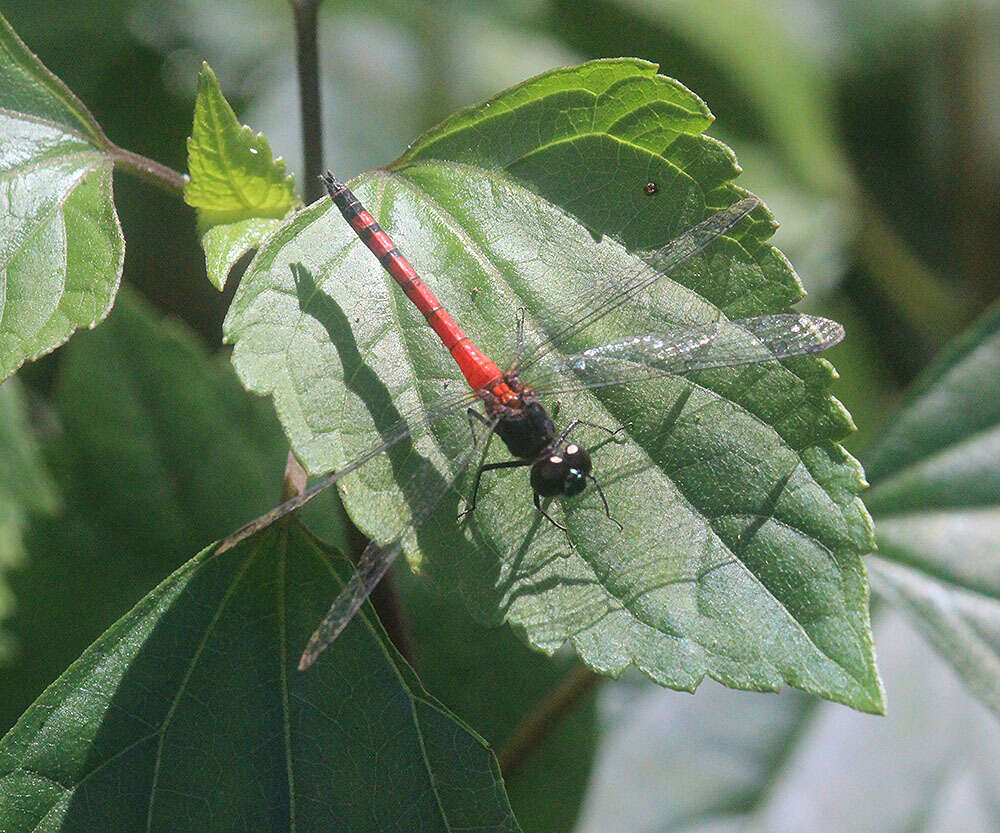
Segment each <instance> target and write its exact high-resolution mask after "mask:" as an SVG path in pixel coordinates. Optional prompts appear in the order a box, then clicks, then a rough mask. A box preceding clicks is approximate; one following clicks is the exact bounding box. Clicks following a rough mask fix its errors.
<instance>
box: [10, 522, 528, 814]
mask: <svg viewBox="0 0 1000 833" xmlns="http://www.w3.org/2000/svg"><path fill="white" fill-rule="evenodd" d="M349 570H350V565H349V564H348V563H346V562H344V561H342V560H339V559H337V558H336V557H335V556H334V555H333V554H332V552H330V551H329V550H327V549H325V548H324V547H323V546H322V545H320V544H319V543H318V542H317V541H316V540H315V539H314V538H312V537H311V536H309V535H308V533H306V532H305V531H304V530H303V529H302V528H301V527H300V526H298V525H297V524H292V525H290V526H285V527H283V528H280V529H276V530H272V531H269V532H267V533H265V534H264V535H261V536H259V537H257V538H255V539H253V540H252V541H250V542H247V543H246V544H244V545H242V546H240V547H237V548H235V549H232V550H229V551H228V552H227V553H225V554H224V555H220V556H213V554H212V549H211V548H209V549H208V550H205V551H204V552H202V553H200V554H199V555H198V556H196V557H195V558H193V559H192V560H191V561H189V562H188V563H187V564H186V565H185V566H183V567H182V568H181V569H179V570H178V571H177V572H175V573H174V574H173V575H172V576H170V577H169V578H168V579H167V580H166V581H164V582H163V584H161V585H160V586H159V587H158V588H157V589H156V590H154V591H153V592H151V593H150V594H149V595H148V596H147V597H146V598H145V599H143V600H142V601H141V602H140V603H139V604H138V605H137V606H136V607H135V608H134V609H133V610H132V612H131V613H129V614H128V615H127V616H125V617H124V618H123V619H122V620H120V621H119V622H118V623H116V624H115V625H114V626H113V627H112V628H111V629H110V630H109V631H108V632H107V633H105V634H104V635H103V636H102V637H101V638H100V639H99V640H98V641H97V642H96V643H95V644H94V645H93V646H92V647H91V648H90V649H88V650H87V651H86V652H85V653H84V654H83V656H82V657H81V658H80V659H79V660H78V661H77V662H76V663H74V664H73V665H72V666H71V667H70V668H69V670H68V671H67V672H66V673H65V674H64V675H63V676H62V677H60V678H59V680H57V681H56V682H55V683H54V684H53V685H52V686H51V687H50V688H49V689H48V690H47V691H46V692H45V693H44V694H43V695H42V697H41V698H40V699H39V700H38V702H36V704H35V705H34V706H33V707H32V708H30V709H29V710H28V711H27V712H26V713H25V715H24V716H23V717H22V718H21V720H20V721H19V722H18V724H17V725H16V726H15V727H14V729H13V730H12V731H11V732H10V733H9V734H8V735H7V737H6V738H5V739H4V740H3V741H2V742H0V823H2V826H3V829H4V830H5V831H10V833H18V832H19V831H36V830H60V831H71V830H79V831H88V833H89V831H94V830H101V831H108V833H111V831H118V830H121V831H130V833H131V831H135V830H140V829H146V830H166V829H184V830H198V831H202V833H208V831H212V830H234V829H239V830H260V831H269V832H270V831H278V830H289V831H291V830H322V829H336V830H351V831H359V833H360V831H366V830H370V831H373V833H374V832H375V831H378V833H384V831H391V830H398V831H407V833H409V831H412V830H427V831H430V830H440V831H442V833H445V832H446V831H454V830H460V829H461V830H465V829H476V830H483V831H490V830H496V831H514V830H517V829H518V828H517V824H516V822H515V821H514V818H513V816H512V815H511V812H510V808H509V806H508V804H507V800H506V797H505V795H504V792H503V787H502V782H501V781H500V777H499V771H498V768H497V764H496V760H495V759H494V758H493V756H492V754H491V753H490V751H489V749H488V748H487V746H486V744H485V743H484V742H483V741H482V740H481V739H480V738H478V737H477V736H476V735H474V734H473V733H472V732H471V731H470V730H469V729H467V728H466V727H465V726H463V725H462V724H461V723H459V722H458V721H457V720H456V719H455V718H454V717H453V716H451V715H450V714H449V713H448V712H447V711H446V710H445V709H444V708H443V707H442V706H441V705H440V704H439V703H437V701H435V700H433V699H432V698H431V697H430V696H429V695H428V694H427V693H426V692H425V691H424V690H423V688H422V687H421V685H420V682H419V681H418V680H417V678H416V676H415V675H414V674H413V672H412V671H411V670H410V668H409V667H408V666H407V665H406V663H405V662H404V661H403V660H402V659H401V658H400V657H399V656H398V655H397V654H396V652H395V651H394V650H393V648H392V647H391V644H390V643H389V642H388V640H387V639H386V637H385V635H384V633H383V632H382V630H381V628H380V627H379V626H378V624H377V622H376V620H375V619H374V616H373V615H372V613H371V612H370V611H369V610H365V611H364V612H363V613H362V614H361V615H359V616H358V617H357V619H356V620H355V621H354V622H353V623H352V625H351V627H350V628H349V629H348V630H347V631H346V632H345V633H344V635H343V636H342V637H341V639H340V640H339V641H338V643H337V644H336V646H335V647H334V648H333V649H332V650H330V651H329V652H328V654H327V656H325V657H324V658H323V661H322V662H320V663H318V664H317V665H316V666H315V667H314V669H313V670H312V671H311V672H310V673H306V674H303V673H299V672H297V671H296V670H295V664H296V662H297V659H298V654H299V650H300V648H301V646H302V645H303V644H304V643H305V640H306V638H307V637H308V635H309V633H310V632H311V631H312V629H313V627H314V626H315V622H316V620H317V618H318V617H319V616H320V615H321V613H322V612H323V611H324V610H325V609H326V607H327V605H328V604H329V599H330V597H331V596H332V595H335V594H336V593H337V591H338V589H339V588H340V587H342V586H343V583H344V577H345V575H346V574H348V573H349Z"/></svg>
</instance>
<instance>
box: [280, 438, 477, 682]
mask: <svg viewBox="0 0 1000 833" xmlns="http://www.w3.org/2000/svg"><path fill="white" fill-rule="evenodd" d="M495 426H496V423H494V424H493V427H495ZM492 430H493V428H492V427H491V428H490V431H491V432H492ZM476 452H477V447H476V446H475V445H471V446H470V447H469V449H468V450H467V451H465V452H464V453H463V454H462V455H461V456H460V457H459V458H458V460H457V462H456V464H455V465H454V466H453V467H452V469H451V475H450V476H449V477H446V478H443V479H442V478H440V477H431V476H429V475H430V474H431V472H430V471H429V470H428V467H431V468H433V464H432V463H431V462H430V461H429V460H425V461H424V463H422V464H421V465H420V466H418V467H417V470H416V471H415V472H414V473H413V474H412V475H411V477H410V482H411V483H412V484H413V485H414V486H418V487H419V489H418V490H416V491H419V494H420V500H419V502H418V503H417V505H416V506H415V507H413V510H412V514H411V520H410V521H409V523H407V524H406V526H404V527H403V529H401V530H400V531H399V533H398V534H397V535H396V537H395V538H393V540H392V541H391V542H390V543H388V544H386V545H385V546H384V547H380V546H379V545H378V544H377V543H376V542H375V541H372V542H371V543H369V544H368V546H367V547H365V549H364V552H362V553H361V557H360V558H359V559H358V564H357V567H356V568H355V570H354V574H353V575H352V576H351V578H350V581H348V583H347V585H346V586H345V587H344V589H343V590H341V591H340V594H339V595H338V596H337V598H336V599H334V601H333V604H332V605H331V606H330V610H329V611H327V614H326V616H324V617H323V620H322V621H321V622H320V623H319V625H318V626H317V628H316V630H315V631H314V632H313V635H312V636H311V637H309V642H308V643H307V644H306V647H305V650H304V651H303V652H302V657H301V658H300V659H299V670H300V671H305V670H306V669H307V668H309V666H311V665H312V664H313V663H314V662H315V661H316V658H317V657H318V656H319V655H320V654H321V653H322V652H323V651H325V650H326V649H327V647H329V645H330V644H331V643H332V642H333V641H334V640H335V639H336V638H337V637H338V636H340V634H341V631H343V630H344V628H345V627H347V625H348V623H349V622H350V621H351V619H353V618H354V615H355V614H356V613H357V612H358V610H360V609H361V605H362V604H364V601H365V599H367V598H368V596H369V595H371V592H372V590H374V589H375V585H377V584H378V583H379V582H380V581H381V580H382V577H383V576H384V575H385V574H386V571H387V570H388V569H389V567H391V566H392V563H393V562H394V561H395V560H396V558H397V557H398V556H399V554H400V552H402V549H403V541H405V540H406V538H407V536H408V535H409V534H410V533H411V532H412V531H413V530H415V529H418V528H419V527H420V526H421V525H422V524H423V523H424V521H426V520H427V519H428V518H429V517H430V516H431V515H432V514H433V513H434V510H435V509H436V508H437V506H438V504H439V503H440V502H441V499H442V498H443V497H444V496H445V495H446V494H447V493H448V492H449V491H450V490H451V488H452V487H453V486H454V484H455V481H456V480H457V479H458V478H459V477H460V476H461V475H462V472H463V471H465V469H466V468H468V466H469V463H470V462H471V461H472V459H473V458H474V457H475V455H476ZM428 483H432V484H435V485H433V486H431V487H429V488H428V486H427V484H428Z"/></svg>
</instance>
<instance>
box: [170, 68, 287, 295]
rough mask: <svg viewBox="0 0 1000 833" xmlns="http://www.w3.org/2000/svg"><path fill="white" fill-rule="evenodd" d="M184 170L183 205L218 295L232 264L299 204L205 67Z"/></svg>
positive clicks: (278, 166) (265, 147)
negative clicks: (192, 216)
mask: <svg viewBox="0 0 1000 833" xmlns="http://www.w3.org/2000/svg"><path fill="white" fill-rule="evenodd" d="M188 168H189V170H190V174H191V179H190V180H189V181H188V183H187V184H186V185H185V186H184V200H185V201H186V202H187V204H188V205H191V206H194V207H195V208H196V209H197V210H198V226H199V228H200V229H201V231H202V246H203V247H204V249H205V258H206V265H207V268H208V277H209V280H211V281H212V283H213V284H215V286H216V288H217V289H222V287H223V286H224V285H225V282H226V278H227V277H228V274H229V268H230V267H231V266H232V264H233V263H234V262H235V261H236V260H238V259H239V257H240V256H241V255H242V254H243V253H244V252H247V251H249V250H250V249H252V248H254V247H255V246H257V245H258V244H259V243H260V242H261V241H262V240H263V239H265V238H266V237H267V236H268V235H269V234H270V233H271V232H272V231H274V229H275V228H277V227H278V226H279V225H280V222H279V221H280V218H282V217H284V216H285V215H286V214H288V213H289V211H291V210H293V209H294V208H297V207H298V206H299V205H301V201H300V200H299V198H298V196H297V195H296V193H295V183H294V178H293V177H292V176H291V174H288V173H287V172H286V171H285V163H284V162H283V161H282V160H281V158H280V157H279V158H277V159H274V158H273V157H272V155H271V146H270V144H269V143H268V141H267V138H266V137H265V136H263V135H262V134H260V133H254V132H253V131H252V130H251V129H250V128H249V127H247V126H246V125H241V124H240V123H239V121H238V120H237V119H236V114H235V113H234V112H233V108H232V107H230V106H229V102H228V101H226V99H225V97H224V96H223V95H222V91H221V90H220V89H219V82H218V80H217V79H216V77H215V73H213V72H212V70H211V68H209V66H208V64H204V65H203V66H202V70H201V76H200V77H199V79H198V98H197V99H196V100H195V108H194V126H193V127H192V130H191V137H190V138H189V139H188Z"/></svg>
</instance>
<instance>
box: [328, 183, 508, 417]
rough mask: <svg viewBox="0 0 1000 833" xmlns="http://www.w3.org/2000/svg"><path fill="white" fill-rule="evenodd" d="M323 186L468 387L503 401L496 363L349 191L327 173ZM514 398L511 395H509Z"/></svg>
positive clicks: (504, 393)
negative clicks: (410, 302)
mask: <svg viewBox="0 0 1000 833" xmlns="http://www.w3.org/2000/svg"><path fill="white" fill-rule="evenodd" d="M322 179H323V184H324V185H325V186H326V190H327V191H328V192H329V193H330V198H331V199H332V200H333V204H334V205H336V206H337V208H339V209H340V213H341V214H343V215H344V219H345V220H347V222H348V223H350V225H351V228H353V229H354V231H355V233H356V234H357V235H358V237H360V238H361V242H362V243H364V244H365V245H366V246H367V247H368V248H369V249H370V250H371V252H372V254H373V255H375V257H377V258H378V259H379V263H381V264H382V266H383V267H385V270H386V271H387V272H388V273H389V274H390V275H392V277H393V278H394V279H395V281H396V283H398V284H399V286H400V288H401V289H402V290H403V292H404V293H405V294H406V297H407V298H409V299H410V300H411V301H413V303H414V305H415V306H416V307H417V309H418V310H420V312H422V313H423V315H424V318H426V319H427V323H428V324H430V325H431V329H433V330H434V332H435V333H437V334H438V338H440V339H441V342H442V343H443V344H444V346H445V347H446V348H447V350H448V352H449V353H451V355H452V357H453V358H454V359H455V361H456V362H458V366H459V368H460V369H461V371H462V375H463V376H465V380H466V381H467V382H468V383H469V386H470V387H471V388H472V389H473V390H476V391H489V392H490V393H492V394H493V395H494V396H496V397H498V398H499V399H501V400H504V399H506V391H505V390H504V389H505V388H506V389H507V390H509V388H507V385H506V383H504V381H503V373H501V371H500V368H499V367H498V366H497V364H496V363H495V362H494V361H493V360H492V359H491V358H490V357H489V356H487V355H486V354H485V353H484V352H483V351H482V350H480V349H479V348H478V347H476V345H475V344H473V343H472V340H471V339H470V338H469V337H468V336H467V335H466V334H465V333H464V332H462V328H461V327H459V326H458V324H457V323H456V322H455V319H454V318H452V317H451V315H450V314H449V313H448V310H446V309H445V308H444V307H443V306H442V305H441V302H440V301H438V299H437V298H436V297H434V293H433V292H431V290H430V288H429V287H428V286H427V284H425V283H424V282H423V281H422V280H420V277H419V276H418V275H417V273H416V270H415V269H414V268H413V267H412V266H411V265H410V264H409V262H408V261H407V260H406V258H405V257H403V255H402V254H401V253H400V251H399V249H397V248H396V245H395V244H394V243H393V242H392V240H390V239H389V235H387V234H386V233H385V232H384V231H383V230H382V227H381V226H379V224H378V223H376V222H375V218H374V217H372V215H371V214H369V213H368V211H367V210H366V209H365V207H364V206H363V205H361V203H360V202H359V201H358V198H357V197H355V196H354V194H353V193H352V192H351V189H350V188H348V187H347V186H346V185H344V184H343V183H342V182H339V181H337V179H335V178H334V176H333V174H332V173H330V172H329V171H327V172H326V173H325V174H324V175H323V177H322ZM510 394H511V396H513V392H512V391H511V392H510Z"/></svg>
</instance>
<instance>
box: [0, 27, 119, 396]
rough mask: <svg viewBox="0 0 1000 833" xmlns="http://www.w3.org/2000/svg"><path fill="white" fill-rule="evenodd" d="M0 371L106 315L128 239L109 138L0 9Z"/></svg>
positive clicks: (0, 373) (8, 370)
mask: <svg viewBox="0 0 1000 833" xmlns="http://www.w3.org/2000/svg"><path fill="white" fill-rule="evenodd" d="M0 139H2V145H3V151H2V152H0V194H2V198H3V201H4V206H5V209H4V214H3V220H2V221H0V380H2V379H5V378H6V377H8V376H10V374H11V373H13V372H14V371H15V370H17V368H19V367H20V366H21V365H22V364H23V363H24V362H25V361H27V360H29V359H35V358H38V357H39V356H41V355H44V354H45V353H48V352H50V351H51V350H53V349H54V348H56V347H58V346H59V345H60V344H62V343H63V342H64V341H66V339H68V338H69V337H70V335H72V333H73V331H74V330H76V329H77V328H78V327H83V326H87V327H93V326H94V325H95V324H97V323H98V322H99V321H100V320H101V319H103V318H104V316H106V315H107V314H108V310H109V309H111V304H112V302H113V301H114V297H115V293H116V292H117V290H118V282H119V280H120V279H121V273H122V263H123V258H124V254H125V241H124V239H123V238H122V233H121V228H120V226H119V224H118V215H117V214H116V213H115V207H114V202H113V200H112V196H111V169H112V160H111V156H110V154H109V153H108V151H107V147H108V145H109V143H108V140H107V138H106V137H105V136H104V134H103V133H102V132H101V129H100V127H98V125H97V123H96V122H95V121H94V119H93V117H92V116H91V115H90V113H88V112H87V109H86V108H85V107H84V106H83V104H82V103H81V102H80V101H79V100H78V99H77V98H76V97H75V96H74V95H73V94H72V93H71V92H70V91H69V90H68V89H67V88H66V87H65V85H64V84H63V83H62V82H61V81H60V80H59V79H58V78H56V77H55V76H54V75H53V74H52V73H50V72H49V71H48V70H47V69H46V68H45V67H44V66H42V63H41V62H40V61H39V60H38V58H36V57H35V56H34V55H33V54H32V53H31V52H30V51H29V50H28V48H27V47H26V46H25V45H24V43H22V42H21V40H20V38H18V36H17V35H16V34H15V33H14V30H13V29H11V27H10V25H9V24H8V23H7V21H6V20H4V19H3V17H2V16H0Z"/></svg>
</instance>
